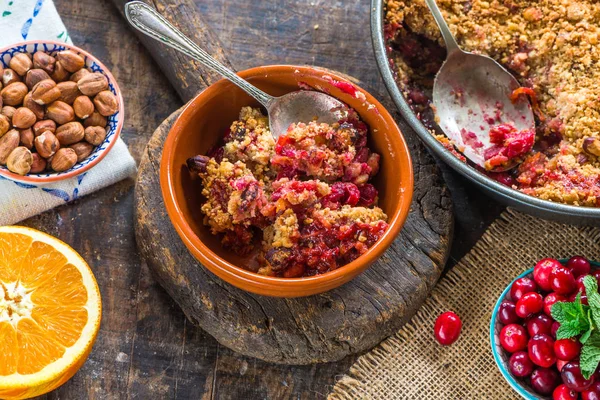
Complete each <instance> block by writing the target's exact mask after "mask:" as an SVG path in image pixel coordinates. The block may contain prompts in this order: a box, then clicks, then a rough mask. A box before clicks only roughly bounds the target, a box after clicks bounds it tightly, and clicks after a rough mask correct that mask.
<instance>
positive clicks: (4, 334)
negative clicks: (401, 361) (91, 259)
mask: <svg viewBox="0 0 600 400" xmlns="http://www.w3.org/2000/svg"><path fill="white" fill-rule="evenodd" d="M17 289H18V290H17ZM0 296H4V298H3V299H0V301H1V302H0V376H7V375H12V374H14V373H19V374H21V375H27V374H33V373H36V372H39V371H41V370H42V369H43V368H44V367H46V366H47V365H49V364H51V363H53V362H55V361H56V360H58V359H60V358H61V357H62V356H63V355H64V354H65V351H66V349H67V348H68V347H71V346H73V345H74V344H75V343H76V342H77V340H78V339H79V338H80V336H81V334H82V331H83V329H84V327H85V325H86V323H87V321H88V311H87V309H86V308H85V305H86V304H87V301H88V294H87V290H86V288H85V286H84V283H83V277H82V275H81V273H80V272H79V270H78V269H77V268H76V267H75V266H73V265H71V264H69V263H68V260H67V258H66V257H65V256H64V255H63V254H61V253H60V252H59V251H58V250H56V249H55V248H54V247H52V246H50V245H48V244H45V243H42V242H37V241H33V240H32V238H30V237H28V236H26V235H21V234H15V233H12V234H8V233H0Z"/></svg>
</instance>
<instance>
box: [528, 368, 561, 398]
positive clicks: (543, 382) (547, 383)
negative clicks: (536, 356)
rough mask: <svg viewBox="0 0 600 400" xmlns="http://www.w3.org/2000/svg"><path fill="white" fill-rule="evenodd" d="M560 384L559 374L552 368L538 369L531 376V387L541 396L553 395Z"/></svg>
mask: <svg viewBox="0 0 600 400" xmlns="http://www.w3.org/2000/svg"><path fill="white" fill-rule="evenodd" d="M558 382H559V381H558V372H556V370H554V369H551V368H537V369H536V370H535V371H533V373H532V374H531V386H532V387H533V390H535V391H536V392H538V393H539V394H550V393H552V391H553V390H554V388H555V387H556V386H557V385H558Z"/></svg>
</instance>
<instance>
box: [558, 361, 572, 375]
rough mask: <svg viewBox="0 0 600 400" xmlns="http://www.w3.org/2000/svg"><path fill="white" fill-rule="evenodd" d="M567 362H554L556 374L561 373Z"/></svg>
mask: <svg viewBox="0 0 600 400" xmlns="http://www.w3.org/2000/svg"><path fill="white" fill-rule="evenodd" d="M568 363H569V362H568V361H565V360H556V369H557V370H558V372H560V371H562V369H563V367H564V366H565V365H567V364H568Z"/></svg>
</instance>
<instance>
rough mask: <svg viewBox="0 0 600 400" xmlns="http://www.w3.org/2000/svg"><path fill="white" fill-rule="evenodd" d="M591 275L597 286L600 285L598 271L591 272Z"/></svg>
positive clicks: (599, 272)
mask: <svg viewBox="0 0 600 400" xmlns="http://www.w3.org/2000/svg"><path fill="white" fill-rule="evenodd" d="M591 275H592V276H593V277H594V278H596V281H598V285H600V269H597V270H595V271H593V272H592V274H591Z"/></svg>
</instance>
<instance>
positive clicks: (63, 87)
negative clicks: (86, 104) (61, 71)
mask: <svg viewBox="0 0 600 400" xmlns="http://www.w3.org/2000/svg"><path fill="white" fill-rule="evenodd" d="M56 86H57V87H58V89H59V90H60V99H59V100H60V101H64V102H65V103H67V104H71V105H72V104H73V102H74V101H75V99H76V98H77V97H79V96H81V92H80V91H79V89H78V88H77V84H76V83H75V82H71V81H64V82H60V83H59V84H57V85H56Z"/></svg>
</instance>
